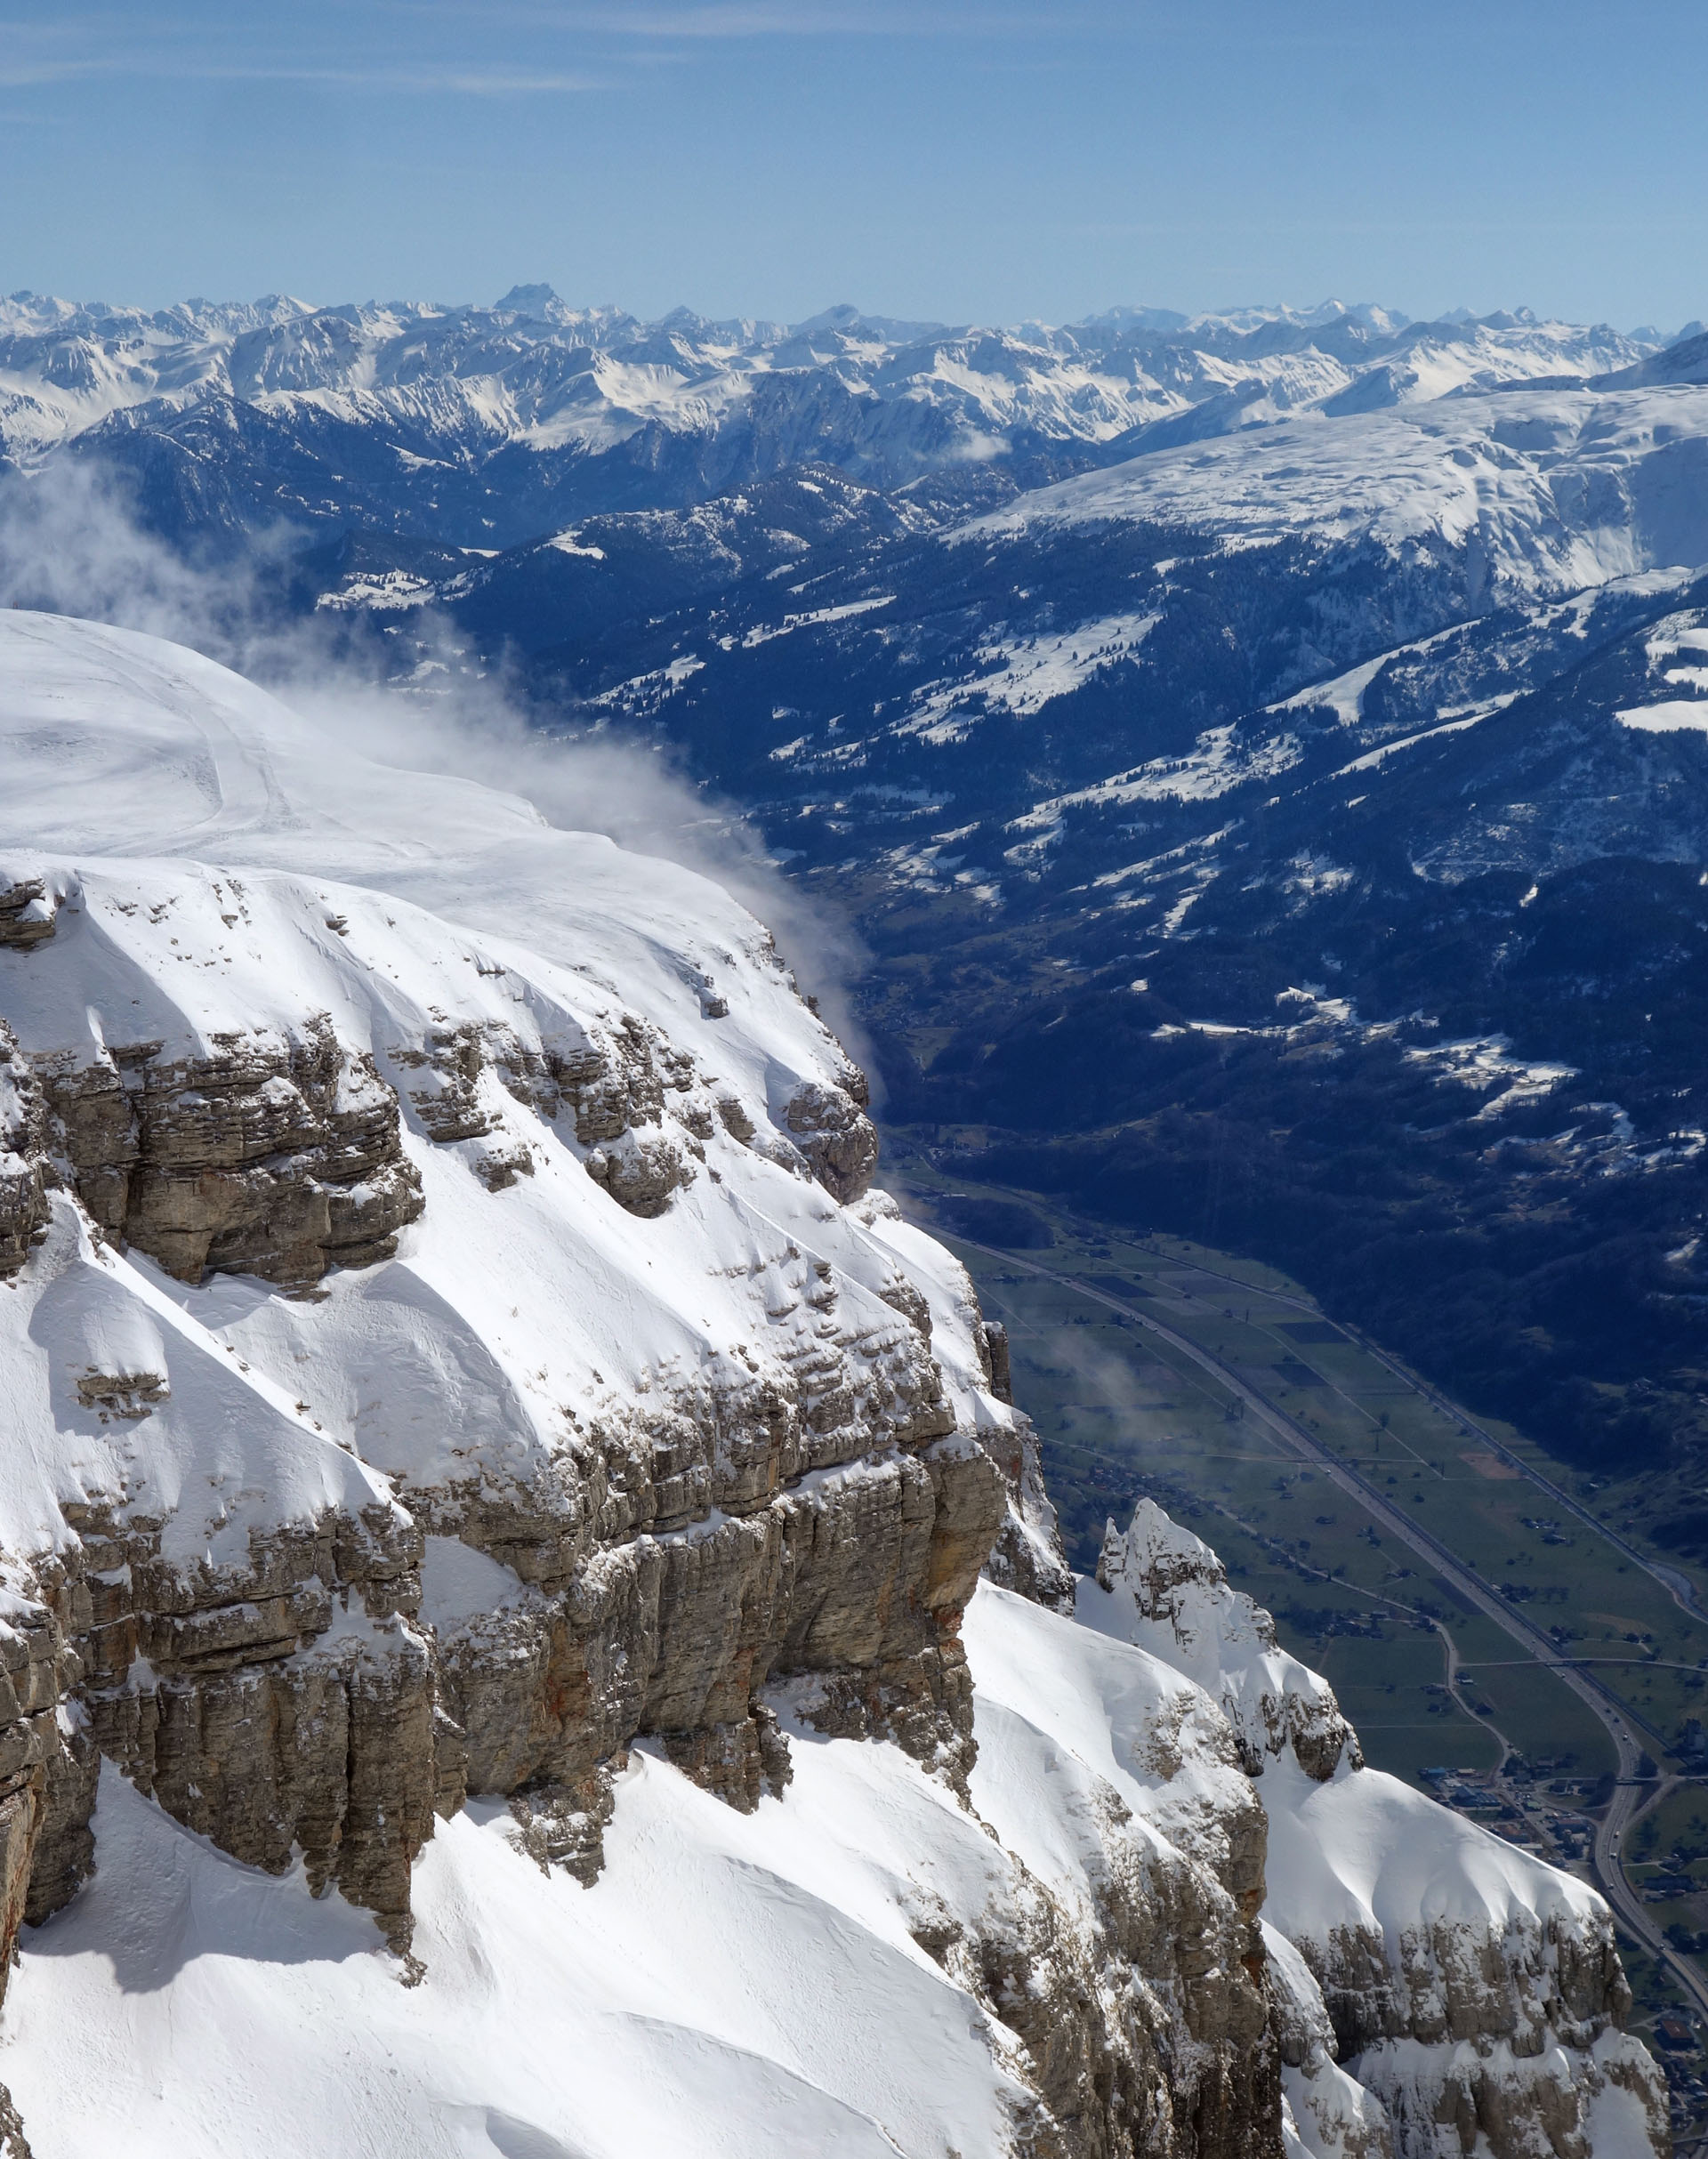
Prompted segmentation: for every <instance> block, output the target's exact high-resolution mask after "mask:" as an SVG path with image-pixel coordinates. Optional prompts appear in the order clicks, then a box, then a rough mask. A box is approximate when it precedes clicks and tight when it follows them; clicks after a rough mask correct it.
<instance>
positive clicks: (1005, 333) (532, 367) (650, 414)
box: [0, 285, 1701, 546]
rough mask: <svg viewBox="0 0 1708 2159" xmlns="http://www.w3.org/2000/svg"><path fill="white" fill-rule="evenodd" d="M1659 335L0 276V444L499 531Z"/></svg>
mask: <svg viewBox="0 0 1708 2159" xmlns="http://www.w3.org/2000/svg"><path fill="white" fill-rule="evenodd" d="M1690 327H1691V331H1693V332H1696V331H1699V330H1700V328H1701V326H1700V325H1692V326H1690ZM1686 337H1687V341H1688V333H1687V334H1686ZM1665 342H1666V341H1665V340H1664V339H1663V338H1662V337H1661V336H1660V334H1658V333H1656V332H1652V331H1639V332H1635V333H1632V334H1622V333H1620V332H1617V331H1615V330H1612V329H1609V328H1607V326H1596V327H1593V328H1584V327H1581V326H1575V325H1569V324H1562V323H1554V322H1543V321H1539V320H1537V319H1536V318H1535V317H1534V316H1532V315H1530V314H1528V313H1527V312H1526V311H1520V312H1519V313H1517V314H1505V313H1503V314H1495V315H1491V316H1487V317H1485V318H1475V317H1471V316H1469V315H1467V314H1464V313H1463V312H1462V311H1461V312H1460V313H1458V314H1456V315H1454V316H1453V317H1451V318H1446V319H1443V320H1441V321H1437V322H1428V323H1417V322H1410V321H1407V320H1406V318H1405V317H1404V316H1401V315H1397V314H1391V313H1390V312H1388V311H1386V310H1382V309H1381V308H1374V307H1346V306H1343V305H1341V303H1340V302H1327V303H1325V305H1323V306H1321V307H1318V308H1314V309H1310V310H1305V311H1300V310H1292V309H1286V308H1248V309H1240V310H1234V311H1232V312H1230V313H1227V314H1220V315H1214V314H1213V315H1200V316H1193V317H1188V316H1185V315H1181V314H1178V313H1174V312H1172V311H1171V310H1167V309H1160V308H1115V309H1111V310H1108V312H1107V313H1104V314H1102V315H1099V316H1095V317H1093V318H1091V319H1089V320H1087V321H1085V322H1082V323H1078V324H1076V325H1075V326H1072V327H1071V328H1065V329H1063V328H1054V327H1051V326H1047V325H1045V324H1042V323H1022V324H1019V325H1017V326H1010V327H1005V328H1001V327H991V328H981V327H974V326H947V325H944V324H939V323H917V322H898V321H895V320H891V319H890V318H885V317H868V316H864V315H862V314H860V313H859V312H858V310H856V309H854V308H851V307H836V308H831V309H828V310H826V311H825V312H824V313H823V314H821V315H818V316H815V317H813V318H811V319H810V321H807V322H803V323H797V324H794V325H792V326H791V325H785V324H781V323H771V322H758V321H745V320H742V321H726V322H710V321H707V320H706V319H705V318H703V317H701V316H698V315H694V314H691V313H689V311H688V310H685V309H678V310H676V311H675V312H674V313H673V314H670V315H667V316H665V318H663V319H662V320H660V321H657V322H653V323H647V322H641V321H640V320H639V319H637V318H635V317H634V316H632V315H629V314H626V313H624V311H623V310H620V309H617V308H593V309H574V308H570V307H568V306H567V305H565V303H564V302H562V301H560V299H559V298H558V296H557V295H556V294H555V293H553V292H552V289H551V287H550V286H543V285H530V286H517V287H515V288H514V289H513V290H512V291H511V292H509V293H507V294H505V295H504V298H503V299H502V300H501V301H499V302H497V303H496V305H495V306H494V307H491V308H475V307H430V306H423V305H419V304H415V303H410V304H403V303H392V304H387V305H375V304H367V305H361V306H339V307H328V308H317V307H311V306H310V305H308V304H306V303H305V302H300V301H295V300H292V299H288V298H284V297H279V296H273V297H270V298H268V299H264V300H261V301H257V302H252V303H242V304H225V303H220V304H215V303H213V302H205V301H190V302H185V303H183V304H182V305H181V306H176V307H172V308H166V309H163V310H157V311H155V312H148V311H145V310H140V309H134V308H123V307H109V306H107V305H105V304H103V303H100V302H69V301H63V300H54V299H45V298H42V297H40V296H38V295H36V294H14V295H13V296H12V298H11V299H10V300H8V301H5V302H0V456H4V460H5V461H6V462H7V463H12V464H14V465H22V466H32V465H34V464H36V463H39V462H40V461H42V460H43V459H44V458H47V457H50V456H52V455H55V454H57V453H60V452H61V451H64V450H66V449H68V448H69V449H71V450H72V451H73V452H74V453H75V454H77V455H93V456H96V457H98V458H101V459H102V460H104V461H106V462H108V463H111V464H113V465H115V466H117V467H119V468H122V469H124V470H125V471H127V472H128V473H129V474H130V475H131V476H132V478H133V481H134V483H135V485H136V487H137V488H138V490H139V495H140V497H141V502H142V503H143V505H144V507H145V510H146V512H147V515H148V516H149V519H150V520H151V521H152V522H154V523H155V524H156V525H157V527H158V528H161V529H164V530H166V531H171V532H179V533H181V532H183V531H186V530H188V529H189V528H192V527H194V528H197V529H206V528H210V527H212V528H218V529H221V530H223V531H226V532H228V533H238V532H243V531H249V530H254V529H255V528H258V527H260V526H262V525H266V524H269V523H272V522H276V521H278V520H281V519H283V520H288V521H289V522H291V523H293V524H300V525H302V526H304V527H319V528H326V527H327V526H342V525H344V524H348V523H350V522H355V523H359V524H361V525H364V526H374V527H378V528H383V529H386V530H390V531H392V532H399V533H401V532H411V533H419V534H423V535H431V536H433V537H435V538H437V539H440V540H443V541H447V542H450V543H452V544H458V545H464V546H483V545H484V546H491V545H497V546H505V545H509V544H513V543H514V542H516V541H518V540H520V539H523V538H525V537H528V536H529V535H531V534H534V533H537V532H539V531H541V530H543V529H545V528H548V527H550V526H551V525H552V524H553V523H554V522H562V521H564V520H567V519H568V518H570V517H574V516H579V515H584V514H589V513H593V512H607V511H611V510H619V509H634V508H643V507H644V508H659V507H665V506H669V507H682V506H685V505H688V504H690V503H695V502H698V501H702V500H705V499H706V498H707V497H708V496H711V495H716V494H719V493H721V492H724V491H726V490H728V489H729V487H738V486H745V485H749V484H751V483H752V482H753V481H755V480H757V479H762V478H765V477H767V476H769V475H770V474H772V473H775V472H777V471H784V470H786V469H788V468H790V467H793V466H795V465H798V464H801V463H808V462H816V463H830V464H833V465H834V466H836V467H837V468H838V469H839V470H840V471H845V472H847V473H849V474H850V476H851V477H854V478H857V479H860V480H862V481H863V482H865V483H866V484H867V485H870V486H874V487H881V488H886V489H887V488H893V487H900V486H905V485H906V483H907V482H909V481H912V480H915V479H919V478H920V477H921V476H922V475H924V474H931V473H939V472H944V471H957V470H963V469H965V468H966V467H968V466H976V465H979V464H983V463H990V462H992V461H1009V462H1013V461H1019V463H1021V464H1022V465H1023V466H1024V467H1025V468H1026V470H1027V475H1028V477H1031V478H1033V479H1038V478H1044V479H1047V478H1053V477H1059V476H1060V475H1061V474H1064V473H1067V472H1070V471H1078V470H1081V469H1083V468H1084V467H1085V466H1087V465H1092V464H1106V463H1117V462H1119V461H1120V460H1122V459H1124V458H1126V457H1130V456H1132V455H1135V454H1138V453H1140V452H1143V451H1146V450H1149V449H1154V448H1159V447H1168V446H1171V445H1174V444H1179V443H1182V442H1189V441H1196V440H1200V439H1205V438H1208V437H1213V436H1217V435H1222V434H1228V433H1233V432H1237V431H1242V430H1244V429H1247V428H1250V427H1253V426H1260V425H1263V424H1267V423H1274V422H1277V421H1281V420H1285V419H1288V418H1292V417H1296V416H1298V415H1323V416H1328V417H1341V416H1344V415H1349V414H1357V413H1370V412H1378V411H1382V410H1386V409H1390V408H1393V407H1406V406H1409V405H1413V404H1416V403H1420V402H1426V401H1429V400H1431V399H1438V398H1441V397H1444V396H1447V395H1450V394H1459V395H1463V394H1472V393H1478V392H1481V391H1490V390H1495V389H1499V388H1502V387H1504V386H1506V385H1509V384H1515V383H1517V384H1526V383H1528V384H1534V383H1539V382H1541V383H1550V384H1553V385H1563V384H1565V383H1573V384H1578V383H1586V382H1599V381H1600V380H1602V379H1603V378H1607V377H1612V376H1623V375H1630V374H1631V371H1633V370H1635V371H1638V372H1639V373H1641V372H1642V371H1643V370H1645V369H1646V368H1649V367H1653V366H1654V365H1655V363H1656V359H1657V358H1658V357H1659V356H1660V355H1661V354H1662V352H1663V350H1664V345H1665Z"/></svg>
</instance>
